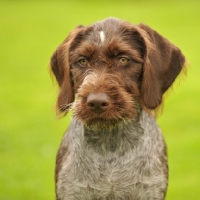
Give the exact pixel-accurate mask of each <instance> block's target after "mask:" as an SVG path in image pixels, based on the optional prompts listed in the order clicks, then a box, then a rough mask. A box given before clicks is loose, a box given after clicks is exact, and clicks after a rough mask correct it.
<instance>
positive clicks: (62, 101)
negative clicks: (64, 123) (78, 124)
mask: <svg viewBox="0 0 200 200" xmlns="http://www.w3.org/2000/svg"><path fill="white" fill-rule="evenodd" d="M82 28H83V26H78V27H77V28H76V29H74V30H73V31H72V32H71V33H70V34H69V36H68V37H67V38H66V39H65V40H64V42H63V43H62V44H61V45H60V46H59V47H58V48H57V49H56V51H55V52H54V53H53V55H52V57H51V62H50V66H51V70H52V71H53V74H54V75H55V77H56V80H57V82H58V85H59V87H60V93H59V95H58V99H57V108H58V111H60V112H65V114H66V113H67V111H68V108H69V107H70V104H71V103H72V102H73V101H74V88H73V82H72V77H71V71H70V65H69V49H70V46H71V43H72V42H73V41H74V39H75V37H76V36H77V35H78V33H79V32H80V30H81V29H82Z"/></svg>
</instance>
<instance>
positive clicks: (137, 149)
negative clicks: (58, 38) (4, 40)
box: [51, 18, 185, 200]
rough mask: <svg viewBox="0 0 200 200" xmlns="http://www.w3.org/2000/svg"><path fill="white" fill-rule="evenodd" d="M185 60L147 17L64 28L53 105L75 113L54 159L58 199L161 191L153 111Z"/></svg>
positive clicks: (161, 162)
mask: <svg viewBox="0 0 200 200" xmlns="http://www.w3.org/2000/svg"><path fill="white" fill-rule="evenodd" d="M184 63H185V57H184V55H183V54H182V53H181V51H180V49H178V48H177V47H176V46H174V45H173V44H172V43H170V42H169V41H168V40H167V39H165V38H164V37H162V36H161V35H160V34H159V33H157V32H156V31H154V30H152V29H151V28H150V27H148V26H147V25H145V24H139V25H133V24H130V23H128V22H125V21H122V20H118V19H114V18H108V19H105V20H103V21H100V22H97V23H94V24H93V25H91V26H78V27H77V28H75V29H74V30H73V31H72V32H71V33H70V34H69V36H68V37H67V38H66V39H65V41H64V42H63V43H62V44H61V45H60V46H59V47H58V48H57V50H56V51H55V53H54V54H53V56H52V58H51V69H52V71H53V73H54V75H55V77H56V80H57V82H58V84H59V87H60V93H59V96H58V100H57V107H58V112H59V114H61V113H63V114H66V113H67V112H68V111H69V109H71V110H72V112H73V118H72V120H71V124H70V126H69V128H68V130H67V132H66V134H65V135H64V137H63V140H62V143H61V145H60V149H59V151H58V154H57V159H56V175H55V179H56V199H57V200H163V199H164V198H165V194H166V190H167V185H168V164H167V153H166V146H165V142H164V140H163V137H162V134H161V131H160V129H159V127H158V126H157V124H156V121H155V117H154V114H153V113H154V112H153V111H155V109H156V108H158V106H159V105H160V104H161V103H162V97H163V94H164V93H165V91H166V90H167V89H168V88H169V87H170V86H171V85H172V83H173V82H174V80H175V79H176V77H177V75H178V74H179V73H180V72H181V71H182V69H183V68H184Z"/></svg>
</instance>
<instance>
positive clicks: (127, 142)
mask: <svg viewBox="0 0 200 200" xmlns="http://www.w3.org/2000/svg"><path fill="white" fill-rule="evenodd" d="M141 124H142V123H141V117H140V119H139V120H137V121H135V120H133V119H132V120H131V119H130V120H126V121H123V122H120V123H117V124H115V126H112V127H108V128H106V127H95V126H84V145H86V146H87V148H92V149H93V150H94V151H96V152H97V153H99V154H106V153H108V152H121V153H123V152H124V151H125V150H129V149H133V148H134V147H135V145H136V144H137V143H138V141H139V140H140V138H141V137H142V135H143V133H144V130H143V128H142V125H141Z"/></svg>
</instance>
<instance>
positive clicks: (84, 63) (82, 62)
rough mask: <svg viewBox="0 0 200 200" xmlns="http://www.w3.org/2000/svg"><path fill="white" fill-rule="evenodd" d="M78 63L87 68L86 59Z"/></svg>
mask: <svg viewBox="0 0 200 200" xmlns="http://www.w3.org/2000/svg"><path fill="white" fill-rule="evenodd" d="M78 62H79V63H80V64H81V65H82V66H84V67H85V66H87V64H88V61H87V59H86V58H81V59H80V60H79V61H78Z"/></svg>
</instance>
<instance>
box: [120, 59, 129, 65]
mask: <svg viewBox="0 0 200 200" xmlns="http://www.w3.org/2000/svg"><path fill="white" fill-rule="evenodd" d="M128 61H129V59H128V58H126V57H121V58H119V62H120V63H121V64H126V63H127V62H128Z"/></svg>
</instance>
